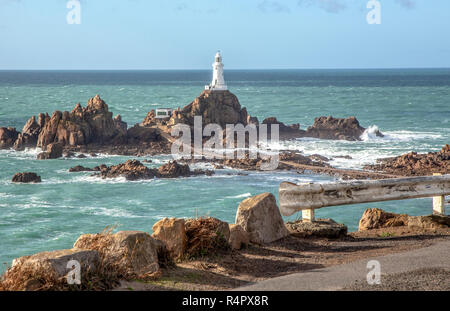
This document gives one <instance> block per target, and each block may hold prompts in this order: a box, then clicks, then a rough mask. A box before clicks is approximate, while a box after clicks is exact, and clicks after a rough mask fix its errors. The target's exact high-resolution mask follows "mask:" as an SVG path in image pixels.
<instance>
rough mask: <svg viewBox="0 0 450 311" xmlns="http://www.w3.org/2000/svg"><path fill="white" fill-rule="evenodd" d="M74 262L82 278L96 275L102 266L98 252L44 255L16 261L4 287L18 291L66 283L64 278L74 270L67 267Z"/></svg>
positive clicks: (68, 251)
mask: <svg viewBox="0 0 450 311" xmlns="http://www.w3.org/2000/svg"><path fill="white" fill-rule="evenodd" d="M71 260H76V261H78V262H79V263H80V266H81V275H82V276H83V275H85V274H86V272H90V273H94V272H96V271H97V269H98V267H99V264H100V256H99V253H98V252H97V251H95V250H82V249H75V248H74V249H65V250H57V251H52V252H41V253H37V254H34V255H31V256H24V257H20V258H16V259H14V260H13V262H12V266H11V268H10V269H8V271H7V272H6V273H5V275H4V277H3V285H4V286H5V287H7V288H8V290H16V291H17V290H42V289H47V290H49V289H52V286H57V285H58V283H64V284H67V281H66V280H65V277H66V275H67V274H68V273H69V272H70V271H71V270H73V268H72V267H70V266H69V268H68V267H67V265H68V263H69V262H70V261H71ZM59 285H60V284H59Z"/></svg>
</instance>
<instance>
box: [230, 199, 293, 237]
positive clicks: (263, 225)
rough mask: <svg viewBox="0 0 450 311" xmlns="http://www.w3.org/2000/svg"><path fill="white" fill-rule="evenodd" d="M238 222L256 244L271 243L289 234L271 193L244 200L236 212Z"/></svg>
mask: <svg viewBox="0 0 450 311" xmlns="http://www.w3.org/2000/svg"><path fill="white" fill-rule="evenodd" d="M236 224H237V225H240V226H241V227H242V228H243V229H244V230H245V231H246V232H248V234H249V239H250V242H252V243H256V244H265V243H271V242H273V241H276V240H279V239H282V238H284V237H286V236H287V235H289V232H288V230H287V229H286V226H285V225H284V222H283V219H282V218H281V214H280V210H279V209H278V206H277V202H276V200H275V197H274V195H273V194H271V193H262V194H259V195H256V196H253V197H250V198H247V199H245V200H244V201H242V202H241V203H240V204H239V207H238V211H237V213H236Z"/></svg>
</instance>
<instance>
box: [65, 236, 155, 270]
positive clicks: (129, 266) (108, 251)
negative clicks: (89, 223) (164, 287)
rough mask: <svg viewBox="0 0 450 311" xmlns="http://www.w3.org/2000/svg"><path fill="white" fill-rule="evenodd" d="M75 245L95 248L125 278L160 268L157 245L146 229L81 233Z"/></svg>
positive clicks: (83, 247)
mask: <svg viewBox="0 0 450 311" xmlns="http://www.w3.org/2000/svg"><path fill="white" fill-rule="evenodd" d="M74 247H75V248H80V249H91V250H96V251H98V252H99V254H100V258H101V259H102V263H103V264H105V265H107V266H108V267H110V268H111V269H112V270H113V271H114V272H115V273H116V274H117V275H119V276H122V277H125V278H132V277H140V276H145V275H151V274H153V273H155V272H157V271H158V270H159V264H158V253H157V249H158V245H157V243H156V242H155V240H154V239H153V238H152V237H151V236H150V235H149V234H148V233H146V232H142V231H120V232H117V233H115V234H111V233H98V234H84V235H82V236H80V237H79V238H78V240H77V241H76V242H75V244H74Z"/></svg>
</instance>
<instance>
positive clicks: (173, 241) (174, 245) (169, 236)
mask: <svg viewBox="0 0 450 311" xmlns="http://www.w3.org/2000/svg"><path fill="white" fill-rule="evenodd" d="M152 230H153V234H152V237H153V238H155V239H157V240H160V241H162V242H163V243H164V244H165V246H166V249H167V250H168V251H169V253H170V255H171V257H172V258H174V259H180V258H181V257H183V255H184V253H185V251H186V245H187V236H186V228H185V221H184V219H182V218H164V219H161V220H160V221H158V222H157V223H155V224H154V225H153V228H152Z"/></svg>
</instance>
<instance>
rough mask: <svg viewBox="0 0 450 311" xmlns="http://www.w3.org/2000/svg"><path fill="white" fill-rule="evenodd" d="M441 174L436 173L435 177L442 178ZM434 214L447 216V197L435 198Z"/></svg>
mask: <svg viewBox="0 0 450 311" xmlns="http://www.w3.org/2000/svg"><path fill="white" fill-rule="evenodd" d="M440 175H442V174H440V173H434V174H433V176H440ZM433 214H434V215H445V195H440V196H436V197H433Z"/></svg>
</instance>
